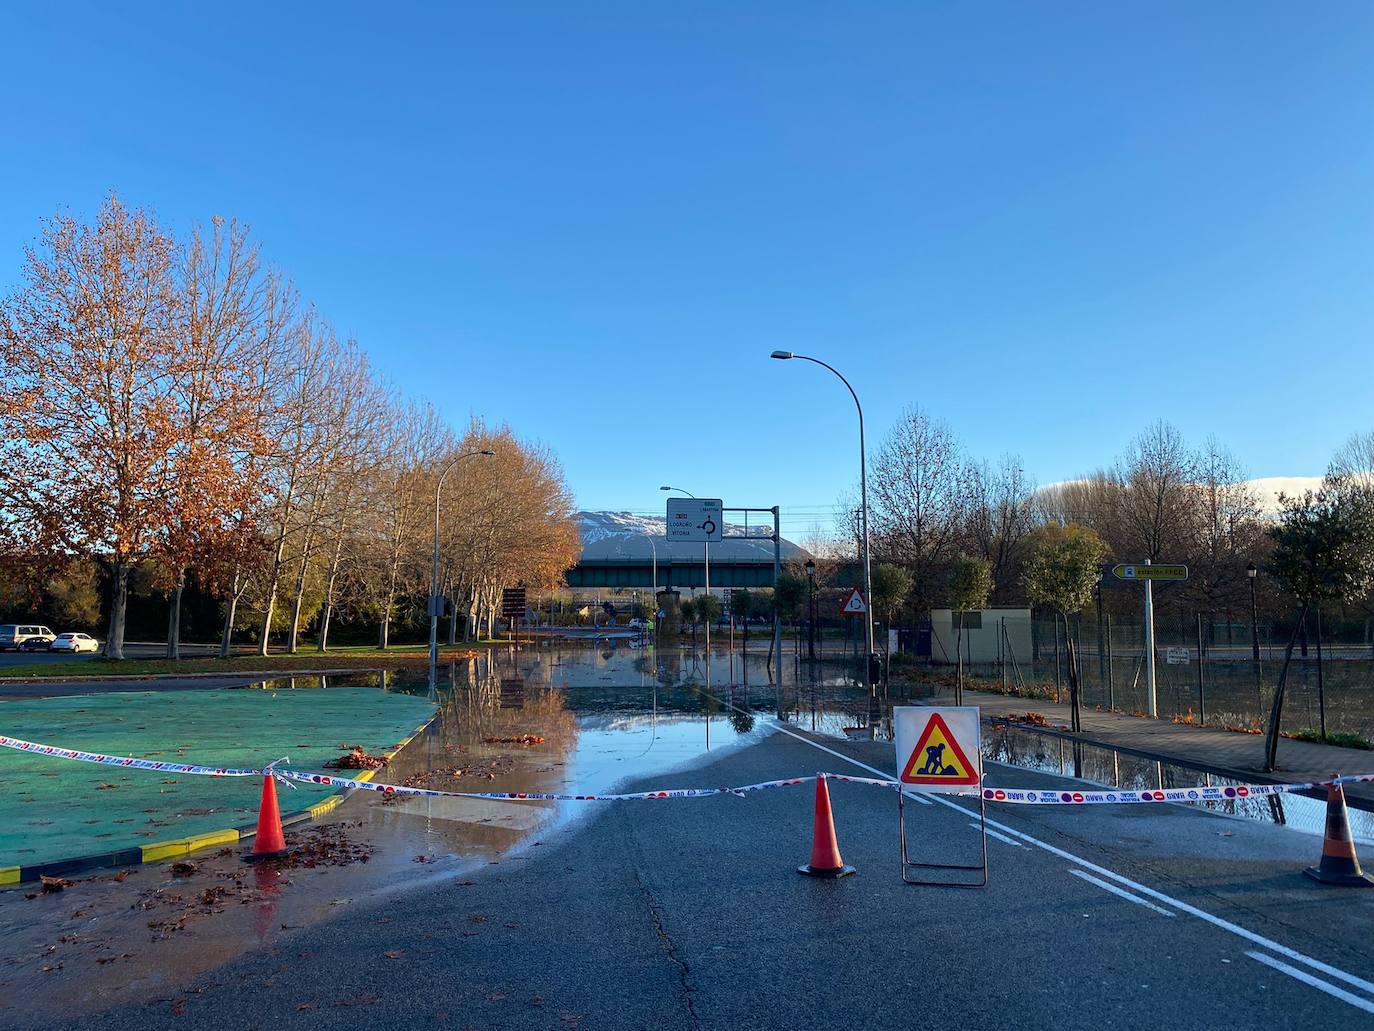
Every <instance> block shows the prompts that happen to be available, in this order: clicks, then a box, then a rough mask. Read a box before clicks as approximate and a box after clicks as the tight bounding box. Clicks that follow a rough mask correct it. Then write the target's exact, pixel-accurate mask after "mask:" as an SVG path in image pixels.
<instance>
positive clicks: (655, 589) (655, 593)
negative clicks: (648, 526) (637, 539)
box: [640, 533, 658, 634]
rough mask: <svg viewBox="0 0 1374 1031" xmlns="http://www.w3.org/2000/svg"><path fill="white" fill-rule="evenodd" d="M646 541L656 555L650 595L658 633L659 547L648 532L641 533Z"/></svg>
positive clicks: (655, 628)
mask: <svg viewBox="0 0 1374 1031" xmlns="http://www.w3.org/2000/svg"><path fill="white" fill-rule="evenodd" d="M640 536H641V537H643V538H644V539H645V540H646V541H648V542H649V551H650V553H652V554H653V556H654V571H653V589H652V590H650V591H649V597H650V599H651V601H652V603H653V613H654V633H655V634H657V633H658V548H656V547H655V546H654V539H653V538H652V537H650V536H649V535H648V534H647V533H641V534H640Z"/></svg>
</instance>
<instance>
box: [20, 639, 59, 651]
mask: <svg viewBox="0 0 1374 1031" xmlns="http://www.w3.org/2000/svg"><path fill="white" fill-rule="evenodd" d="M54 640H55V638H52V637H29V638H26V639H25V640H24V643H23V644H21V645H20V646H19V649H18V650H19V651H21V652H45V651H47V650H48V648H49V647H50V646H51V645H52V643H53V641H54Z"/></svg>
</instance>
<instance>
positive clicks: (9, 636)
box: [0, 623, 56, 652]
mask: <svg viewBox="0 0 1374 1031" xmlns="http://www.w3.org/2000/svg"><path fill="white" fill-rule="evenodd" d="M55 636H56V635H54V634H53V632H52V631H51V630H49V629H48V628H47V627H45V626H39V625H38V624H37V623H6V624H4V625H3V626H0V652H2V651H4V650H5V649H6V648H13V649H14V650H15V651H18V650H19V649H20V647H21V646H22V645H23V643H24V642H25V641H27V640H29V639H31V638H34V637H39V638H42V639H43V640H44V641H51V640H53V638H54V637H55Z"/></svg>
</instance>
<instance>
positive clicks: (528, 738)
mask: <svg viewBox="0 0 1374 1031" xmlns="http://www.w3.org/2000/svg"><path fill="white" fill-rule="evenodd" d="M482 740H483V741H485V742H486V743H487V744H489V745H525V746H526V747H528V746H530V745H542V744H543V743H544V738H543V736H542V735H540V734H516V735H515V736H514V737H484V738H483V739H482Z"/></svg>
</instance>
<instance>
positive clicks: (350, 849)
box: [267, 822, 377, 870]
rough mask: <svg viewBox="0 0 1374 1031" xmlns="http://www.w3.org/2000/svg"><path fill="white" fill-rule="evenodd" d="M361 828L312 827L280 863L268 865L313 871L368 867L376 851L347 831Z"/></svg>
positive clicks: (342, 826)
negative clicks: (318, 869) (350, 866)
mask: <svg viewBox="0 0 1374 1031" xmlns="http://www.w3.org/2000/svg"><path fill="white" fill-rule="evenodd" d="M361 826H362V824H361V823H358V822H354V823H342V824H331V825H329V826H327V827H312V828H310V829H309V830H308V831H306V832H305V833H304V834H302V835H300V837H299V838H298V839H297V840H296V841H294V842H292V845H291V851H290V852H288V853H287V854H286V855H284V856H282V857H281V858H280V859H269V860H267V862H269V863H273V864H275V865H276V866H278V867H280V868H282V869H286V870H298V869H306V870H313V869H314V868H315V867H319V866H349V865H351V864H353V863H366V862H367V861H368V860H369V859H371V858H372V855H373V853H375V852H376V851H377V850H376V849H375V848H373V847H372V846H371V845H368V844H365V843H363V842H358V841H354V840H353V839H352V838H350V837H349V836H348V828H350V827H361Z"/></svg>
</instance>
